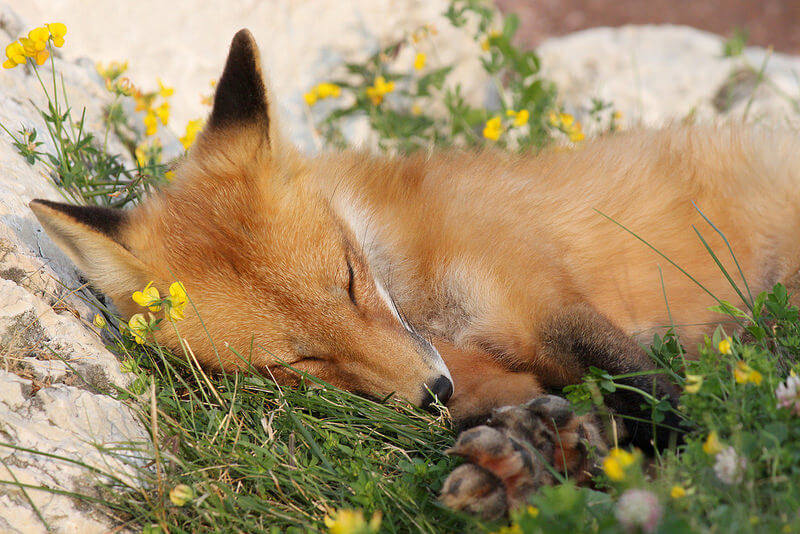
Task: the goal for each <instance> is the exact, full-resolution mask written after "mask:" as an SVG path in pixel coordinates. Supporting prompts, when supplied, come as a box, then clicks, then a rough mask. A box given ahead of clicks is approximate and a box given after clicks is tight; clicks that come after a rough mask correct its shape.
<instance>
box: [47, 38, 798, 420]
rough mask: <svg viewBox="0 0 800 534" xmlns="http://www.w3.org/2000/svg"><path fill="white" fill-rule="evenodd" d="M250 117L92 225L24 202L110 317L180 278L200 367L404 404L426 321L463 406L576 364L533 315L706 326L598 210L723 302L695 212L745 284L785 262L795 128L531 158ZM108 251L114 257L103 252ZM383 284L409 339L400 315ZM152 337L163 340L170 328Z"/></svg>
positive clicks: (794, 232) (651, 256)
mask: <svg viewBox="0 0 800 534" xmlns="http://www.w3.org/2000/svg"><path fill="white" fill-rule="evenodd" d="M237 38H239V35H237ZM250 39H252V38H250ZM235 44H236V41H235V42H234V47H235ZM250 46H254V45H253V44H252V43H250ZM233 51H234V48H233V47H232V53H231V54H232V56H233ZM256 59H257V58H256ZM256 63H257V61H256ZM229 66H231V60H230V59H229ZM228 72H229V68H228V67H226V73H225V76H228ZM231 73H232V74H231V76H234V75H236V65H233V66H232V67H231ZM257 74H258V77H259V78H260V71H259V72H258V73H257ZM263 105H264V109H265V110H268V106H269V103H267V102H263ZM266 117H267V119H264V117H260V119H259V120H260V122H259V121H255V120H254V121H248V120H247V117H244V118H242V117H235V118H233V119H231V120H230V121H227V122H221V123H220V124H217V125H212V126H210V127H209V128H208V129H207V130H206V131H205V132H204V133H203V134H202V136H201V138H200V139H199V141H198V143H197V145H196V146H195V147H194V148H193V149H192V150H191V152H190V154H189V156H188V158H187V159H186V161H184V162H183V163H181V165H180V166H179V168H178V169H177V171H176V179H175V183H174V185H171V186H170V187H168V188H167V189H166V190H164V191H162V192H160V193H158V194H157V195H155V196H154V197H153V198H150V199H148V200H146V201H145V202H144V203H143V204H142V205H141V206H139V207H137V208H135V209H134V210H132V211H131V212H130V213H129V214H128V216H127V218H126V220H125V222H124V224H123V225H122V226H121V228H120V229H119V231H118V233H117V234H115V235H114V236H112V237H108V236H105V235H103V233H102V232H99V231H97V230H96V229H93V228H92V227H91V225H89V224H85V223H81V222H80V221H75V220H72V219H71V218H70V217H68V216H66V215H64V214H63V213H60V212H59V210H58V209H53V208H45V207H43V206H42V205H41V204H37V205H35V206H34V209H35V211H36V212H37V215H38V216H39V217H40V219H42V220H43V223H44V224H45V227H46V228H48V230H49V231H51V233H55V234H57V235H55V234H54V236H55V238H56V240H57V241H59V243H60V244H62V246H63V247H64V248H65V250H67V251H68V252H69V250H70V249H79V252H78V253H75V252H74V251H73V252H72V256H73V258H75V259H76V262H77V263H78V265H79V266H80V267H81V268H83V269H84V270H86V271H87V274H89V276H90V278H91V279H92V281H93V282H94V283H95V284H96V285H97V286H98V287H99V288H101V289H102V290H104V291H106V292H107V293H108V294H109V295H110V296H111V297H112V298H113V300H114V302H115V303H116V304H117V306H118V307H119V308H120V310H121V311H122V313H123V314H124V315H125V316H130V315H131V314H133V313H137V312H141V311H142V309H141V308H139V307H138V306H136V305H135V304H134V303H133V302H132V301H131V300H130V294H131V293H132V292H133V291H135V290H137V289H141V287H143V286H144V284H146V283H147V282H148V281H150V280H153V281H154V282H155V286H156V287H158V288H159V289H161V291H162V293H163V291H164V290H165V289H166V288H167V287H168V286H169V284H170V282H172V281H174V280H180V281H182V282H183V284H184V285H185V287H186V289H187V292H188V294H189V297H190V298H191V300H192V304H193V307H196V309H197V310H198V311H199V312H200V315H201V316H202V317H203V320H204V324H205V327H207V328H208V333H210V336H211V339H213V342H214V344H215V346H212V342H211V339H209V336H208V335H207V334H206V331H205V329H204V327H203V325H201V323H200V320H199V318H198V317H197V315H196V314H195V313H194V311H192V310H189V313H187V319H186V320H185V321H184V322H182V323H180V324H179V325H178V326H179V328H180V332H181V335H182V336H183V337H184V338H185V339H186V340H187V341H188V343H189V345H190V346H191V348H192V349H193V350H194V352H195V354H196V355H197V356H198V358H200V360H201V362H202V363H203V364H205V365H207V366H208V367H211V368H220V367H223V368H226V369H236V368H241V367H243V363H242V361H241V360H239V359H238V357H237V356H236V355H235V354H234V353H233V352H231V351H230V350H227V348H228V347H230V348H234V349H236V350H237V351H238V352H239V353H240V354H241V355H242V356H243V357H245V358H247V359H250V360H251V362H252V364H253V365H254V366H255V367H256V368H258V369H263V370H266V369H270V370H271V371H272V372H273V373H276V374H277V376H278V378H279V379H281V378H283V379H286V380H289V375H288V374H287V373H284V372H282V371H281V367H280V365H279V364H278V360H283V361H286V362H288V363H292V364H294V365H295V366H297V367H298V368H300V369H302V370H305V371H308V372H311V373H313V374H316V375H318V376H320V377H321V378H323V379H325V380H328V381H330V382H331V383H334V384H335V385H338V386H340V387H344V388H346V389H351V390H354V391H360V392H365V393H370V394H374V395H383V394H386V393H389V392H397V393H398V394H400V395H401V396H403V397H405V398H408V399H409V400H411V401H413V402H416V403H420V402H422V400H421V399H422V397H423V396H424V394H423V393H422V392H423V390H424V387H423V386H424V385H425V384H429V385H430V384H431V383H432V381H433V380H434V379H435V378H436V377H437V376H439V375H440V374H445V375H446V374H447V370H446V369H444V367H443V366H442V365H441V360H440V358H439V355H438V354H437V353H436V351H435V350H434V349H433V348H432V347H431V346H430V345H429V344H428V343H427V342H425V341H424V340H423V339H422V337H436V338H438V339H439V340H440V342H439V343H438V345H439V348H440V349H441V351H442V354H443V356H444V358H445V361H446V362H447V363H448V366H449V367H450V371H451V372H452V375H453V379H454V381H455V388H456V394H455V397H454V398H453V403H452V407H453V410H454V412H457V413H459V414H462V415H465V416H466V415H470V414H475V413H480V412H481V411H484V412H485V411H486V410H488V409H490V408H492V407H494V406H498V405H502V404H506V403H513V402H520V401H522V400H525V398H527V397H532V396H535V395H538V394H540V393H541V391H542V388H543V387H560V386H563V385H564V384H567V383H574V382H575V381H577V380H579V379H580V376H581V374H582V372H583V371H584V370H585V369H584V368H583V367H581V366H574V365H571V364H569V362H566V361H565V360H563V359H561V356H559V353H558V351H549V350H545V347H544V346H543V343H544V342H545V341H544V340H545V339H547V338H548V336H550V334H552V332H550V331H549V330H548V331H543V329H559V328H561V326H560V324H561V323H552V321H551V319H552V318H553V317H556V316H558V314H559V312H560V310H564V309H568V308H570V307H575V306H577V307H578V308H579V309H582V308H580V307H581V306H585V307H586V308H587V309H592V310H596V312H597V313H599V316H602V317H604V318H606V319H607V320H608V321H610V323H609V324H613V326H614V327H615V328H618V329H619V330H620V331H622V332H624V333H626V334H627V335H629V336H633V337H634V338H636V339H639V340H642V341H647V340H649V339H652V335H653V333H655V332H661V331H663V330H664V329H665V328H666V327H667V326H669V325H670V315H669V314H670V313H671V318H672V321H673V322H674V324H675V325H676V326H677V330H678V332H679V333H680V334H681V335H682V341H683V342H684V344H685V345H686V347H687V348H688V349H689V350H692V348H693V347H694V346H695V345H696V343H697V342H698V341H699V340H700V339H701V336H702V335H703V333H706V332H708V331H709V329H710V327H709V326H708V324H711V323H716V322H719V321H724V320H725V318H724V317H721V316H719V315H717V314H715V313H712V312H710V311H708V310H707V307H708V306H709V305H712V304H714V300H713V299H712V298H711V297H710V296H709V295H708V294H707V293H705V292H704V291H703V290H701V289H700V288H699V287H698V286H697V285H696V284H695V283H694V282H692V281H691V280H689V279H688V278H687V277H686V276H685V275H683V274H681V273H680V272H679V271H678V270H677V269H675V268H674V267H673V266H671V265H670V264H669V263H668V262H667V261H666V260H664V259H663V258H661V257H660V256H659V255H657V254H656V253H654V252H653V251H652V250H650V249H649V248H648V247H647V246H645V245H644V244H643V243H642V242H641V241H639V240H637V239H636V238H634V237H633V236H632V235H630V234H629V233H627V232H625V231H624V230H623V229H621V228H620V227H619V226H617V225H615V224H614V223H613V222H611V221H609V220H608V219H607V218H606V217H604V216H603V215H601V213H602V214H604V215H606V216H608V217H610V218H612V219H614V220H615V221H618V222H619V223H621V224H623V225H625V226H627V227H628V228H630V229H631V230H632V231H633V232H636V233H637V234H638V235H640V236H641V237H642V238H643V239H645V240H647V241H648V242H650V243H652V244H653V245H654V246H655V247H657V248H658V249H659V250H660V251H661V252H663V254H664V255H666V256H667V257H669V258H670V259H671V260H673V261H674V262H675V263H677V264H678V265H680V266H681V267H682V268H683V269H685V270H686V271H688V272H689V273H690V274H691V275H692V276H693V277H695V278H696V279H697V280H698V281H699V282H700V283H701V284H703V285H704V286H705V287H706V288H707V289H708V290H709V291H711V292H712V293H713V294H715V295H717V296H718V297H720V298H722V299H726V300H729V301H731V302H733V303H734V304H737V303H739V301H738V299H737V297H736V294H735V293H734V292H733V290H732V289H731V288H730V286H729V285H728V283H727V281H726V280H725V279H724V277H723V276H722V275H721V273H720V271H719V269H718V268H717V266H716V265H715V263H714V262H713V260H712V258H711V257H710V256H709V255H708V253H707V252H706V251H705V249H704V247H703V245H702V243H701V242H700V240H699V239H698V238H697V236H696V235H695V232H694V229H693V227H694V228H697V229H698V230H699V231H701V232H702V233H703V235H704V236H705V238H706V240H707V241H708V242H709V243H710V245H711V246H712V247H713V248H714V250H715V251H716V252H717V254H718V255H719V256H720V257H721V258H722V261H723V263H724V264H725V266H726V268H727V269H728V270H729V272H731V273H736V269H735V266H734V265H733V262H732V260H731V258H730V255H729V254H728V253H727V251H726V249H725V245H724V243H723V241H722V239H721V238H720V237H719V236H718V235H717V234H716V233H715V232H714V231H713V230H712V229H711V228H710V226H709V225H708V224H707V223H706V222H705V221H704V220H703V217H702V216H701V214H700V213H699V211H698V209H699V210H701V211H702V213H703V214H705V215H706V216H707V217H708V218H709V219H710V220H711V221H713V223H714V224H715V225H716V226H717V227H718V228H719V229H720V230H722V231H723V232H724V233H725V235H726V236H727V238H728V240H729V241H730V243H731V245H732V247H733V250H734V252H735V253H736V255H737V258H738V260H739V263H740V264H741V266H742V269H743V271H744V273H745V275H746V277H747V279H748V283H749V284H750V288H751V290H752V291H753V293H756V292H759V291H762V290H764V289H768V288H770V287H771V286H772V285H773V284H774V283H776V282H779V281H784V280H787V279H789V278H790V277H791V276H792V275H793V274H794V273H795V272H796V271H797V269H798V266H800V198H799V197H800V187H798V186H799V185H800V176H799V175H798V174H800V172H799V171H797V170H796V166H794V165H793V164H792V159H793V158H794V157H796V154H798V153H800V150H798V149H800V142H798V141H797V140H795V139H794V137H793V136H787V135H783V134H779V133H774V132H768V131H762V130H759V131H756V130H753V129H751V128H748V127H745V126H743V125H738V126H728V127H711V126H708V127H695V126H677V125H675V126H671V127H669V128H666V129H664V130H661V131H649V130H636V131H630V132H625V133H621V134H616V135H613V136H606V137H603V138H600V139H596V140H592V141H588V142H586V144H585V145H584V146H582V147H581V148H579V149H577V150H570V151H545V152H543V153H541V154H538V155H510V154H506V153H501V152H499V151H495V150H484V151H477V152H466V151H458V150H451V151H445V152H434V153H433V154H417V155H413V156H411V157H406V158H402V157H387V156H376V155H371V154H367V153H363V152H343V153H335V154H325V155H321V156H318V157H315V158H307V157H305V156H302V155H301V154H299V153H298V152H297V151H296V150H295V149H294V148H292V147H290V146H288V145H287V143H286V142H285V141H284V140H282V138H281V137H280V134H279V130H278V128H277V126H276V124H275V121H274V120H272V119H273V118H274V117H273V114H270V113H268V112H267V115H266ZM234 119H235V120H234ZM264 120H267V124H266V125H265V124H264ZM695 206H697V208H695ZM62 227H64V228H66V229H64V228H62ZM67 227H68V228H67ZM65 236H66V237H65ZM81 243H85V244H86V245H85V247H84V246H83V245H81ZM89 245H91V246H89ZM120 245H121V246H122V247H120ZM81 247H83V248H86V249H87V250H89V249H91V251H89V252H86V251H83V248H81ZM123 249H124V251H127V253H128V256H129V257H125V258H122V259H114V258H112V257H111V254H112V252H113V253H114V254H117V255H120V254H122V253H121V252H120V251H122V250H123ZM82 254H84V255H85V254H88V255H89V256H90V257H86V258H81V257H80V256H81V255H82ZM123 255H124V254H123ZM109 258H110V259H109ZM92 262H105V263H104V265H105V264H108V263H113V265H112V266H111V267H113V269H112V270H113V271H114V272H117V273H120V272H122V273H125V275H124V276H119V275H113V276H110V277H109V276H106V275H105V274H103V273H102V272H95V271H92V267H91V265H90V264H91V263H92ZM348 263H349V264H350V267H351V268H352V270H353V283H352V285H350V282H349V274H348ZM111 267H109V266H108V265H106V266H105V267H103V270H104V269H109V268H111ZM662 275H663V292H662V282H661V277H662ZM349 288H352V290H353V291H354V301H355V304H353V302H351V299H350V298H349V294H348V293H349V290H350V289H349ZM384 289H385V290H386V291H388V293H389V294H390V295H391V297H392V299H393V300H394V301H395V302H396V304H397V308H398V309H399V312H400V314H402V316H403V317H404V318H405V319H406V320H407V321H408V322H409V323H410V324H411V325H412V326H413V329H414V330H415V331H416V332H419V334H420V335H417V334H413V333H412V332H410V331H409V330H408V329H406V328H404V327H403V324H402V321H401V320H400V319H399V318H398V316H397V314H396V313H395V312H394V311H393V309H392V305H391V303H390V302H389V300H388V299H387V298H386V295H385V294H384ZM664 293H665V294H666V297H667V300H668V305H669V307H667V304H666V303H665V301H664V296H663V295H664ZM739 304H740V303H739ZM668 310H669V313H668ZM581 313H582V312H581ZM575 317H578V316H575ZM603 320H605V319H603ZM573 322H579V320H578V319H575V320H573ZM592 322H593V320H590V321H587V325H586V327H585V328H586V329H587V330H586V333H587V335H588V334H590V331H589V329H592V328H594V327H593V326H592V324H589V323H592ZM601 322H602V321H601ZM598 324H599V323H598ZM602 328H605V330H606V332H609V331H610V330H609V328H610V327H607V326H603V327H602ZM580 335H581V334H580V332H578V333H577V337H580ZM608 335H609V336H611V337H612V338H613V337H614V336H615V335H616V334H614V333H613V332H612V333H610V334H608ZM420 336H422V337H420ZM157 337H158V339H159V341H161V342H163V343H165V344H167V345H169V346H173V347H174V346H177V339H176V338H175V335H174V333H173V331H172V329H171V328H163V329H162V330H161V331H160V333H159V334H158V336H157Z"/></svg>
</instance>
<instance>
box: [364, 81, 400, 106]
mask: <svg viewBox="0 0 800 534" xmlns="http://www.w3.org/2000/svg"><path fill="white" fill-rule="evenodd" d="M392 91H394V82H387V81H386V78H384V77H383V76H378V77H377V78H375V84H374V85H372V87H367V96H368V97H369V98H370V100H372V103H373V104H375V105H376V106H377V105H378V104H380V103H381V102H383V97H384V96H385V95H387V94H389V93H391V92H392Z"/></svg>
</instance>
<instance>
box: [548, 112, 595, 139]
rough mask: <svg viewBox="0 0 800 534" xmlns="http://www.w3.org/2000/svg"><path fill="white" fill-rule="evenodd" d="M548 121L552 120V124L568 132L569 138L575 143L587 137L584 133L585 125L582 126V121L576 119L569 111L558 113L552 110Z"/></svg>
mask: <svg viewBox="0 0 800 534" xmlns="http://www.w3.org/2000/svg"><path fill="white" fill-rule="evenodd" d="M548 121H549V122H550V125H551V126H554V127H556V128H558V129H559V130H561V131H562V132H564V133H565V134H567V137H569V140H570V141H572V142H573V143H577V142H578V141H583V140H584V139H585V138H586V136H585V135H584V133H583V127H582V126H581V123H580V122H579V121H576V120H575V117H573V116H572V115H570V114H569V113H556V112H555V111H551V112H550V115H549V117H548Z"/></svg>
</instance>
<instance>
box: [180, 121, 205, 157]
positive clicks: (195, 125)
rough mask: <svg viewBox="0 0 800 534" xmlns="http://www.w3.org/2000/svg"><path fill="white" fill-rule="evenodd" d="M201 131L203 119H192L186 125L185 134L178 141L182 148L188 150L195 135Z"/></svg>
mask: <svg viewBox="0 0 800 534" xmlns="http://www.w3.org/2000/svg"><path fill="white" fill-rule="evenodd" d="M202 129H203V119H194V120H191V121H189V122H187V123H186V133H185V134H184V135H183V137H181V138H180V139H179V141H180V142H181V144H182V145H183V148H185V149H186V150H189V147H190V146H192V145H193V144H194V140H195V139H196V138H197V134H198V133H200V130H202Z"/></svg>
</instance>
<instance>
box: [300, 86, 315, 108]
mask: <svg viewBox="0 0 800 534" xmlns="http://www.w3.org/2000/svg"><path fill="white" fill-rule="evenodd" d="M303 98H305V99H306V105H307V106H308V107H311V106H313V105H314V104H316V103H317V90H316V88H314V89H312V90H310V91H309V92H307V93H306V94H304V95H303Z"/></svg>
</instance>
